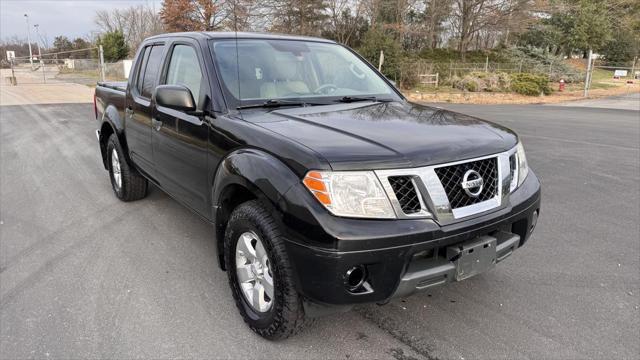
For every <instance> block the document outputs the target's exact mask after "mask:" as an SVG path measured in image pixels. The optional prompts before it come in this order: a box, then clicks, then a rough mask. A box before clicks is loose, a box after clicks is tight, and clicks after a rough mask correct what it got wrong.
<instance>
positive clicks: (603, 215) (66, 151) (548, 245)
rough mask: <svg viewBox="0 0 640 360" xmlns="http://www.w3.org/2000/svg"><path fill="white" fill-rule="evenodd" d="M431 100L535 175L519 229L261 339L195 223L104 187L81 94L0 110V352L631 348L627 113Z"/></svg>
mask: <svg viewBox="0 0 640 360" xmlns="http://www.w3.org/2000/svg"><path fill="white" fill-rule="evenodd" d="M633 99H635V98H633ZM638 101H639V102H640V99H639V100H638ZM439 106H443V105H439ZM443 107H447V108H451V109H455V110H458V111H461V112H465V113H469V114H472V115H477V116H479V117H482V118H486V119H490V120H493V121H495V122H498V123H500V124H503V125H506V126H508V127H510V128H512V129H514V130H516V131H517V132H518V133H519V134H520V135H521V137H522V139H523V141H524V144H525V148H526V150H527V157H528V159H529V163H530V166H531V167H532V168H533V169H534V171H535V172H536V174H537V175H538V176H539V178H540V180H541V182H542V184H543V205H542V213H541V218H540V221H539V223H538V228H537V230H536V233H535V234H534V236H533V238H532V239H531V240H530V241H529V242H528V243H527V245H526V246H525V247H523V248H522V249H520V250H519V251H517V252H516V253H515V254H514V255H513V256H512V257H511V258H510V259H508V260H506V261H505V262H504V263H501V264H500V265H499V266H498V267H497V268H495V269H494V270H492V271H490V272H488V273H486V274H483V275H480V276H477V277H474V278H471V279H469V280H467V281H464V282H460V283H456V284H453V285H451V286H447V287H442V288H438V289H436V290H433V291H430V292H426V293H421V294H418V295H416V296H413V297H410V298H407V299H402V300H395V301H393V302H391V303H390V304H388V305H386V306H378V305H367V306H362V307H359V308H357V309H356V310H354V311H352V312H350V313H346V314H339V315H332V316H328V317H325V318H321V319H319V320H318V321H317V322H316V323H315V325H314V326H312V327H310V328H308V329H306V330H305V331H303V332H302V333H301V334H299V335H298V336H296V337H294V338H291V339H289V340H286V341H282V342H276V343H273V342H268V341H265V340H263V339H261V338H259V337H258V336H256V335H254V334H253V333H252V332H251V331H250V330H249V329H248V328H247V327H246V326H245V325H244V323H243V322H242V319H241V317H240V315H239V314H238V313H237V311H236V308H235V305H234V304H233V301H232V298H231V294H230V291H229V289H228V285H227V278H226V274H225V273H223V272H222V271H220V270H219V269H218V268H217V265H216V260H215V259H214V253H215V252H214V243H213V239H212V232H211V228H210V226H209V225H208V224H206V223H205V222H203V221H202V220H200V219H199V218H198V217H196V216H195V215H193V214H192V213H190V212H189V211H188V210H186V209H185V208H183V207H182V206H180V205H179V204H178V203H176V202H175V201H173V200H172V199H171V198H169V197H168V196H167V195H165V194H164V193H162V192H161V191H160V190H158V189H157V188H152V189H151V193H150V196H149V197H148V198H146V199H144V200H142V201H138V202H135V203H122V202H120V201H118V200H117V199H116V198H115V197H114V196H113V195H112V193H111V187H110V184H109V181H108V177H107V173H106V172H105V171H104V169H103V168H102V166H101V162H100V158H99V150H98V146H97V144H96V140H95V136H94V134H93V131H94V127H95V121H94V120H93V108H92V105H91V104H58V105H12V106H0V357H2V358H4V359H17V358H65V359H66V358H175V357H183V358H270V359H271V358H274V359H275V358H291V359H299V358H340V359H353V358H391V359H393V358H395V359H400V360H409V359H450V358H452V359H514V358H533V359H552V358H553V359H574V358H580V359H582V358H593V359H603V358H607V359H608V358H628V359H632V358H636V359H637V358H638V357H639V356H640V342H638V339H639V338H640V310H639V304H640V301H639V299H640V297H639V293H640V235H639V234H640V227H639V226H640V225H639V223H640V181H639V179H640V112H639V111H636V110H617V109H605V108H592V107H588V106H580V107H571V106H569V107H567V106H539V105H502V106H478V105H447V106H443Z"/></svg>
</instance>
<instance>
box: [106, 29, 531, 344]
mask: <svg viewBox="0 0 640 360" xmlns="http://www.w3.org/2000/svg"><path fill="white" fill-rule="evenodd" d="M95 116H96V119H97V120H98V129H97V132H96V134H97V137H98V142H99V144H100V150H101V153H102V162H103V164H104V167H105V169H106V170H108V172H109V177H110V179H111V185H112V187H113V191H114V193H115V195H116V196H117V197H118V198H119V199H121V200H123V201H133V200H138V199H142V198H144V197H145V195H146V193H147V188H148V183H149V182H151V183H153V184H155V185H156V186H157V187H159V188H160V189H162V190H163V191H165V192H167V193H168V194H169V195H171V196H172V197H173V198H174V199H175V200H177V201H179V202H180V203H182V204H184V205H185V206H186V207H188V208H189V209H191V210H193V212H195V213H196V214H198V215H200V216H201V217H202V218H204V219H205V220H206V221H208V222H210V223H211V224H212V225H213V231H212V241H215V242H216V244H217V247H216V248H217V250H218V260H219V264H220V267H221V268H222V269H223V270H226V271H227V273H228V278H229V283H230V286H231V289H232V293H233V296H234V299H235V302H236V304H237V306H238V309H239V310H240V313H241V314H242V316H243V318H244V320H245V321H246V323H247V324H248V325H249V326H250V327H251V329H252V330H253V331H255V332H256V333H258V334H260V335H262V336H264V337H266V338H269V339H276V338H284V337H287V336H289V335H291V334H293V333H294V332H295V331H296V330H297V329H299V328H300V327H301V326H302V324H303V323H304V320H305V319H306V318H313V317H315V316H319V315H322V314H325V313H329V312H335V311H344V310H348V309H349V308H350V307H351V306H353V305H354V304H360V303H380V304H383V303H386V302H388V301H389V300H390V299H392V298H397V297H404V296H407V295H409V294H412V293H414V292H416V291H418V290H424V289H428V288H431V287H433V286H437V285H441V284H445V283H448V282H452V281H460V280H463V279H466V278H469V277H471V276H473V275H476V274H478V273H481V272H484V271H486V270H488V269H490V268H492V267H493V266H495V264H497V263H499V262H501V261H502V260H504V259H505V258H506V257H508V256H509V255H511V254H512V253H513V252H514V251H515V250H516V249H518V248H519V247H521V246H522V245H523V244H524V243H525V242H526V241H527V240H528V238H529V237H530V236H531V233H532V232H533V229H534V227H535V225H536V222H537V218H538V213H539V210H540V183H539V182H538V179H537V178H536V176H535V174H534V173H533V172H532V171H531V170H530V169H529V167H528V165H527V160H526V157H525V153H524V149H523V147H522V144H521V142H520V141H519V140H518V137H517V136H516V134H514V133H513V132H512V131H510V130H509V129H506V128H504V127H502V126H499V125H496V124H493V123H490V122H486V121H483V120H479V119H477V118H474V117H471V116H467V115H462V114H458V113H454V112H450V111H445V110H442V109H437V108H432V107H427V106H421V105H417V104H412V103H409V102H408V101H407V100H406V99H405V98H404V97H403V96H402V94H401V93H400V92H399V91H398V90H397V89H396V88H395V87H394V85H393V83H392V82H391V81H389V80H388V79H386V78H385V77H384V76H382V75H381V74H380V73H379V72H377V71H376V69H375V68H374V67H372V66H371V65H370V64H369V63H367V62H366V61H365V60H363V59H362V58H361V57H360V56H359V55H358V54H356V53H355V52H353V51H352V50H350V49H348V48H347V47H345V46H342V45H339V44H336V43H334V42H332V41H328V40H323V39H317V38H306V37H293V36H280V35H270V34H250V33H176V34H167V35H161V36H155V37H151V38H149V39H146V40H145V41H144V42H143V44H142V45H141V47H140V49H139V50H138V54H137V56H136V60H135V62H134V65H133V68H132V71H131V75H130V76H129V81H128V83H99V84H98V87H97V88H96V94H95Z"/></svg>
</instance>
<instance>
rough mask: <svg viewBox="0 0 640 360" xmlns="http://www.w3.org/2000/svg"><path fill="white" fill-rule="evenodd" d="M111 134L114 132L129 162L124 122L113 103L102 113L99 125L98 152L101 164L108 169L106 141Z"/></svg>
mask: <svg viewBox="0 0 640 360" xmlns="http://www.w3.org/2000/svg"><path fill="white" fill-rule="evenodd" d="M112 134H116V136H117V137H118V141H119V142H120V146H122V150H123V151H124V153H125V156H126V160H127V161H128V162H129V163H130V164H131V163H132V162H131V159H130V158H129V147H128V146H127V139H126V137H125V135H124V124H123V123H122V119H121V118H120V113H119V112H118V109H117V108H116V107H115V106H114V105H109V106H107V108H106V109H105V111H104V112H103V113H102V124H101V125H100V135H99V139H98V140H99V142H100V153H101V154H102V164H103V165H104V168H105V169H108V164H107V142H108V141H109V137H110V136H111V135H112Z"/></svg>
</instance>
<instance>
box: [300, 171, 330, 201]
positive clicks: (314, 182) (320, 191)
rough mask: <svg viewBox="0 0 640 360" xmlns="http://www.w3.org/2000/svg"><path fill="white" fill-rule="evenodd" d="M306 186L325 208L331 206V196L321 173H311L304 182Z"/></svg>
mask: <svg viewBox="0 0 640 360" xmlns="http://www.w3.org/2000/svg"><path fill="white" fill-rule="evenodd" d="M302 183H304V186H306V187H307V189H308V190H309V191H311V194H313V196H315V197H316V199H318V201H320V203H321V204H323V205H325V206H329V205H331V196H329V190H328V189H327V185H326V183H325V180H324V179H323V177H322V174H321V173H320V172H319V171H309V172H308V173H307V175H306V176H305V177H304V179H303V180H302Z"/></svg>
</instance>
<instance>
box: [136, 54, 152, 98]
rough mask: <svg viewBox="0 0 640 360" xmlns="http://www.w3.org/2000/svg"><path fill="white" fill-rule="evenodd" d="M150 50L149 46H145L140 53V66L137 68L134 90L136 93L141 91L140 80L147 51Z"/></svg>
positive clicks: (142, 76) (145, 63) (144, 66)
mask: <svg viewBox="0 0 640 360" xmlns="http://www.w3.org/2000/svg"><path fill="white" fill-rule="evenodd" d="M150 50H151V46H147V47H145V48H144V51H143V52H142V53H140V56H142V59H141V60H140V67H139V68H138V74H137V78H136V90H138V94H140V93H142V80H143V79H144V71H145V69H146V67H147V61H148V60H149V51H150Z"/></svg>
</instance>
